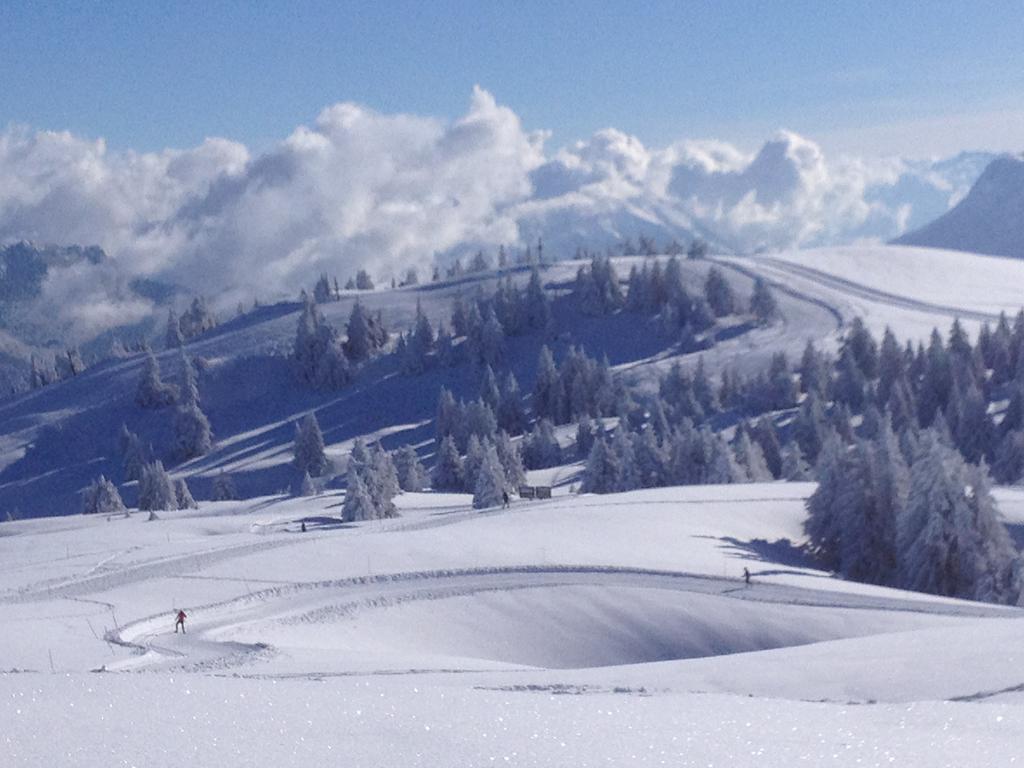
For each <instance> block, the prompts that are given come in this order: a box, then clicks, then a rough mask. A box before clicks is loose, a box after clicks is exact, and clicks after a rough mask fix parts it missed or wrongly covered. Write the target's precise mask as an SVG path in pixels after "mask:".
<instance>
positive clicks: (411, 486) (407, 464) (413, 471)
mask: <svg viewBox="0 0 1024 768" xmlns="http://www.w3.org/2000/svg"><path fill="white" fill-rule="evenodd" d="M394 462H395V471H396V472H397V474H398V485H399V487H401V489H402V490H403V491H409V492H412V493H419V492H420V491H422V490H423V489H424V488H425V487H426V486H427V483H428V479H427V472H426V470H425V469H423V465H422V464H421V463H420V459H419V456H418V455H417V454H416V449H415V448H413V447H412V446H411V445H403V446H402V447H401V448H399V449H398V450H397V451H396V452H395V455H394Z"/></svg>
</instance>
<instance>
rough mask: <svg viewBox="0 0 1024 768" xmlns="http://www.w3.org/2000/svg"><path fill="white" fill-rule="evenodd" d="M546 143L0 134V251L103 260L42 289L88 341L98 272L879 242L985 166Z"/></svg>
mask: <svg viewBox="0 0 1024 768" xmlns="http://www.w3.org/2000/svg"><path fill="white" fill-rule="evenodd" d="M545 141H546V134H545V133H543V132H539V131H529V130H527V129H525V128H524V127H523V126H522V124H521V122H520V120H519V118H518V117H517V116H516V114H515V113H514V112H513V111H512V110H510V109H509V108H507V107H504V106H501V105H499V104H498V103H497V102H496V101H495V99H494V98H493V96H491V94H489V93H488V92H487V91H485V90H482V89H480V88H476V89H475V90H474V92H473V94H472V96H471V98H470V103H469V107H468V109H467V112H466V114H465V115H464V116H462V117H461V118H459V119H457V120H454V121H452V122H445V121H440V120H437V119H434V118H431V117H422V116H416V115H404V114H395V115H385V114H380V113H377V112H374V111H372V110H370V109H367V108H366V107H363V106H360V105H357V104H352V103H341V104H335V105H333V106H330V107H328V108H326V109H324V110H323V112H321V113H320V115H319V116H318V117H317V119H316V121H315V122H314V123H313V124H312V125H309V126H300V127H298V128H296V129H295V131H294V132H293V133H292V134H291V135H290V136H288V137H287V138H285V139H284V140H283V141H281V142H280V143H278V144H277V145H275V146H273V147H272V148H271V149H269V150H268V151H266V152H264V153H261V154H253V153H252V152H251V151H250V150H249V149H248V148H246V147H245V146H244V145H242V144H239V143H237V142H233V141H229V140H226V139H219V138H215V139H208V140H207V141H205V142H204V143H203V144H201V145H200V146H198V147H194V148H192V149H185V150H172V149H168V150H164V151H162V152H156V153H137V152H130V151H129V152H115V151H111V150H109V149H108V148H107V147H106V145H105V143H104V142H103V141H102V140H93V139H85V138H82V137H79V136H74V135H72V134H69V133H66V132H50V131H38V132H35V131H31V130H29V129H26V128H21V127H12V128H9V129H8V130H7V131H5V132H4V133H2V134H0V243H4V242H10V241H13V240H19V239H28V240H34V241H38V242H45V243H60V244H70V243H80V244H99V245H101V246H102V247H103V248H104V250H105V251H106V252H107V253H108V254H109V256H110V264H109V265H107V266H106V267H104V269H106V270H108V272H106V273H102V274H101V273H100V272H99V271H97V272H96V273H95V274H92V275H90V274H84V273H76V274H74V275H66V276H65V277H66V278H69V280H65V281H64V282H62V284H61V285H60V286H57V285H51V286H48V288H47V290H46V291H44V295H47V296H52V297H53V300H54V301H60V302H62V303H63V304H64V305H65V306H66V305H67V304H69V303H74V301H75V297H73V296H69V295H68V294H69V291H71V290H72V289H71V288H70V287H69V286H74V285H78V286H81V290H80V291H79V293H80V301H81V302H82V303H83V304H87V305H104V302H107V304H108V305H107V306H82V307H77V308H76V309H75V312H76V313H78V315H77V316H76V317H78V320H79V321H80V322H82V323H84V324H87V326H88V327H89V328H90V329H93V330H95V329H97V328H101V327H103V326H104V325H109V324H110V323H112V322H114V320H115V319H116V316H117V313H116V312H111V311H110V306H109V304H110V302H113V301H114V298H116V296H114V297H113V298H112V292H111V291H110V290H104V289H102V288H101V287H102V286H106V285H111V284H117V280H113V281H112V280H111V275H110V273H109V270H115V271H116V272H117V274H118V275H120V276H121V278H122V279H127V278H131V277H149V278H155V279H160V280H164V281H168V282H171V283H174V284H176V285H180V286H182V287H183V288H185V289H187V290H190V291H195V292H203V293H206V294H211V295H214V296H216V295H230V296H231V297H232V299H234V298H240V297H246V296H249V297H251V296H253V295H260V296H263V297H270V296H274V295H281V294H294V292H295V291H296V290H297V289H298V288H299V287H300V286H303V285H308V284H309V283H310V282H311V281H312V280H313V279H314V278H315V275H316V274H317V273H319V272H320V271H325V272H328V273H330V274H338V275H340V276H342V278H344V277H345V276H347V275H350V274H352V273H354V272H355V271H356V270H357V269H359V268H366V269H368V270H370V271H371V273H373V274H376V275H378V276H382V277H386V276H389V275H391V274H396V273H400V272H401V271H403V270H404V269H405V268H407V267H409V266H419V267H420V268H421V269H423V268H426V267H428V265H429V264H431V263H432V262H433V260H434V259H435V257H436V255H438V254H442V255H445V254H447V255H451V254H454V253H458V252H460V251H461V250H469V249H476V248H478V247H481V248H495V247H497V245H498V244H500V243H504V244H506V245H510V246H513V247H514V246H516V245H518V244H524V243H525V242H528V241H532V240H533V239H534V238H536V237H538V236H541V237H544V239H545V242H546V245H547V248H546V251H547V252H548V253H552V254H558V255H569V254H570V253H571V249H573V248H574V247H575V245H578V244H579V245H588V246H598V247H600V246H602V245H604V244H609V243H612V242H615V241H618V240H620V239H621V238H624V237H631V238H634V239H635V238H636V237H637V236H638V235H640V234H647V235H650V236H654V237H656V238H658V239H659V240H666V239H669V238H678V239H679V240H680V241H682V242H685V241H686V240H688V239H689V238H690V237H692V236H694V235H699V236H702V237H704V238H706V239H708V240H710V241H712V242H713V243H715V244H717V245H718V246H719V247H722V248H726V249H729V250H733V251H740V252H749V251H754V250H760V249H779V248H788V247H797V246H809V245H820V244H828V243H847V242H852V241H856V240H859V239H887V238H891V237H894V236H896V235H899V234H901V233H902V232H904V231H905V230H906V229H908V228H910V227H913V226H918V225H920V224H922V223H924V222H925V221H927V220H929V219H930V218H932V217H934V216H937V215H939V214H941V213H943V212H944V211H946V210H947V209H948V208H949V207H950V205H951V204H953V203H955V202H956V201H957V200H959V199H960V198H961V197H962V196H963V195H964V194H965V192H966V190H967V188H968V187H969V186H970V184H971V183H972V182H973V181H974V179H975V178H977V176H978V174H980V172H981V170H982V168H983V167H984V165H985V163H986V162H987V160H988V157H987V156H984V155H964V156H959V157H957V158H954V159H951V160H948V161H943V162H931V161H918V162H912V161H907V160H902V159H884V160H880V159H858V158H849V157H842V158H834V159H828V158H826V157H825V156H824V154H823V152H822V151H821V149H820V148H819V147H818V146H817V145H816V144H815V143H813V142H812V141H810V140H808V139H806V138H803V137H801V136H798V135H797V134H794V133H789V132H780V133H779V134H778V135H776V136H775V137H773V138H771V139H770V140H769V141H768V142H766V143H765V144H764V146H763V147H762V148H761V149H760V150H759V151H758V152H756V153H754V154H747V153H744V152H742V151H740V150H738V149H737V148H735V147H733V146H731V145H729V144H726V143H723V142H716V141H684V142H680V143H678V144H674V145H672V146H669V147H665V148H660V149H651V148H648V147H645V146H644V145H643V144H642V142H641V141H640V140H639V139H637V138H636V137H633V136H629V135H627V134H624V133H622V132H620V131H617V130H614V129H607V130H603V131H599V132H598V133H596V134H594V135H593V136H592V137H590V138H589V139H587V140H585V141H580V142H577V143H575V144H573V145H571V146H568V147H564V148H561V149H557V150H554V151H549V150H548V149H547V148H546V147H545ZM70 278H73V280H70ZM114 293H116V291H115V292H114ZM125 301H126V302H127V303H128V304H129V305H130V306H128V307H126V308H124V311H126V312H129V313H130V314H133V315H134V316H137V315H139V314H140V313H142V312H144V311H145V307H144V306H140V305H139V304H138V302H135V300H134V299H131V300H127V299H126V300H125ZM133 302H134V303H133ZM66 311H68V310H66Z"/></svg>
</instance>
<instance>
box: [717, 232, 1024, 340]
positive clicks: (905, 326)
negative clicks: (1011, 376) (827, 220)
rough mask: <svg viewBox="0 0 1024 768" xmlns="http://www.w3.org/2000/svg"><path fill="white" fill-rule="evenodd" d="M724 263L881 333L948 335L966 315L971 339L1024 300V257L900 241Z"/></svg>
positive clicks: (904, 336)
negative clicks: (933, 332) (1023, 289)
mask: <svg viewBox="0 0 1024 768" xmlns="http://www.w3.org/2000/svg"><path fill="white" fill-rule="evenodd" d="M722 261H723V262H724V263H726V264H732V265H734V266H735V267H738V268H740V269H742V270H744V271H748V272H752V273H755V274H760V275H763V276H764V277H766V278H768V279H769V280H772V281H776V282H778V283H780V284H782V285H784V286H785V287H786V288H788V289H789V290H791V291H793V292H794V293H797V294H799V295H802V296H805V297H807V298H809V299H814V300H818V301H821V302H823V303H825V304H827V305H828V306H829V307H832V308H833V309H834V310H835V311H836V312H838V313H839V314H840V315H841V316H842V317H843V319H844V321H845V322H849V320H851V319H852V318H853V317H860V318H862V319H863V320H864V322H865V324H866V325H867V326H868V327H869V328H870V329H871V330H872V332H874V333H876V334H877V335H879V336H880V335H881V333H882V332H883V331H884V329H885V327H886V326H890V327H891V328H892V329H893V331H894V332H895V333H896V335H897V337H898V338H900V339H901V340H902V339H907V338H910V339H914V340H915V341H916V340H918V339H921V340H923V341H927V337H928V334H929V333H931V329H932V328H933V327H938V328H939V331H940V332H941V333H943V335H945V334H946V332H947V331H948V329H949V325H950V323H952V322H953V319H954V318H957V317H959V318H960V319H961V321H962V322H963V323H964V327H965V328H966V329H967V330H968V331H969V332H970V333H971V335H972V336H974V334H975V333H976V331H977V329H978V327H979V326H980V324H981V323H982V322H984V321H986V320H987V321H989V322H992V323H993V324H994V322H995V320H997V319H998V316H999V313H1000V312H1006V314H1007V316H1008V317H1009V319H1010V320H1012V319H1013V317H1014V315H1016V314H1017V312H1019V311H1020V309H1021V307H1022V305H1024V297H1022V295H1021V292H1020V286H1021V285H1024V261H1021V260H1020V259H1008V258H1001V257H998V256H982V255H979V254H976V253H965V252H963V251H947V250H941V249H937V248H917V247H909V246H897V245H857V246H844V247H832V248H814V249H807V250H794V251H785V252H782V253H772V254H765V255H759V256H749V257H724V258H723V259H722Z"/></svg>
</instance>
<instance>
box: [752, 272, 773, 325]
mask: <svg viewBox="0 0 1024 768" xmlns="http://www.w3.org/2000/svg"><path fill="white" fill-rule="evenodd" d="M750 314H752V315H753V316H754V318H755V319H756V320H757V322H758V323H759V324H761V325H768V324H769V323H771V322H772V321H773V320H775V318H776V317H778V315H779V305H778V304H777V303H776V301H775V295H774V294H773V293H772V289H771V288H769V287H768V283H767V282H765V280H764V278H762V277H759V278H757V279H756V280H754V293H753V295H752V296H751V297H750Z"/></svg>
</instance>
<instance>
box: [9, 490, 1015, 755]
mask: <svg viewBox="0 0 1024 768" xmlns="http://www.w3.org/2000/svg"><path fill="white" fill-rule="evenodd" d="M812 488H813V486H811V485H807V484H785V483H772V484H761V485H756V484H754V485H740V486H722V487H691V488H671V489H658V490H651V491H638V492H633V493H628V494H620V495H609V496H578V497H577V496H571V495H556V497H555V498H554V499H552V500H550V501H537V502H518V503H516V504H514V505H513V506H512V508H511V509H510V510H507V511H501V510H493V511H489V512H484V513H479V512H475V511H473V510H471V509H470V507H469V499H468V497H465V496H459V495H440V494H437V495H435V494H406V495H404V496H401V497H400V498H399V500H398V501H399V503H400V506H401V508H402V513H403V514H402V517H400V518H397V519H394V520H387V521H375V522H372V523H365V524H355V525H342V524H340V523H339V522H338V519H337V518H338V512H339V507H338V505H339V502H340V498H339V497H338V496H336V495H332V494H327V495H324V496H319V497H314V498H310V499H283V498H272V497H268V498H263V499H256V500H249V501H246V502H224V503H220V504H212V503H210V504H204V505H203V506H202V508H201V509H200V510H198V511H195V512H189V513H185V512H178V513H165V514H162V515H161V516H160V519H158V520H152V521H150V520H146V519H145V517H144V516H143V515H140V514H136V515H132V516H131V517H128V518H118V519H112V520H107V519H104V518H98V517H93V518H83V517H74V516H73V517H65V518H52V519H45V520H36V521H25V522H17V523H6V524H2V525H0V579H2V580H0V590H2V591H0V604H2V611H3V617H4V618H3V621H4V626H3V630H2V631H0V667H2V668H3V669H4V670H5V673H4V674H2V675H0V722H2V723H3V724H4V728H3V737H2V739H0V749H2V750H3V752H4V754H5V758H4V760H3V761H2V764H3V765H5V766H6V765H14V766H51V765H75V766H89V767H90V768H91V767H92V766H114V765H139V766H164V765H167V766H170V765H180V764H192V765H216V764H220V765H225V766H234V765H256V766H264V765H266V766H308V765H319V764H329V765H330V764H338V765H409V766H416V765H423V766H439V765H443V766H449V765H451V766H454V765H468V766H477V765H489V764H508V765H550V766H563V765H729V766H737V765H739V766H742V765H751V766H754V765H756V766H764V765H779V766H790V765H797V764H808V765H823V764H829V765H831V764H836V765H883V764H885V765H890V764H896V765H901V764H902V765H929V766H931V765H958V766H964V765H978V766H988V765H1004V764H1012V763H1013V761H1014V760H1015V759H1017V755H1018V754H1019V734H1020V732H1021V730H1020V729H1021V726H1022V725H1024V710H1022V709H1021V704H1024V698H1022V697H1021V693H1020V691H1022V690H1024V678H1022V676H1021V675H1020V674H1019V673H1017V672H1016V671H1015V670H1016V669H1017V668H1018V667H1019V666H1020V663H1021V661H1022V656H1021V653H1020V652H1018V650H1017V648H1018V647H1019V637H1020V634H1021V632H1022V630H1024V621H1022V618H1024V613H1022V612H1021V611H1018V610H1014V609H1008V608H1000V607H995V606H987V605H981V604H975V603H967V602H962V601H954V600H945V599H939V598H934V597H927V596H922V595H918V594H914V593H907V592H901V591H897V590H890V589H879V588H874V587H870V586H865V585H860V584H854V583H850V582H844V581H840V580H837V579H833V578H831V577H829V576H828V575H827V574H824V573H822V572H820V571H817V570H815V569H814V568H813V566H812V564H810V563H808V562H806V560H805V559H804V557H803V555H802V553H801V551H800V550H799V549H798V546H799V544H800V543H801V541H802V528H801V526H802V521H803V518H804V511H803V499H804V498H805V497H806V495H807V494H808V493H809V492H810V491H811V490H812ZM1000 502H1001V504H1002V506H1003V508H1004V510H1005V511H1006V514H1007V517H1008V522H1009V523H1010V524H1011V525H1019V524H1020V522H1021V519H1022V515H1021V512H1022V509H1024V504H1022V503H1021V502H1022V498H1021V494H1020V493H1019V492H1017V491H1002V492H1000ZM303 521H304V522H305V523H306V527H307V531H306V532H305V533H303V532H301V531H300V527H301V524H302V522H303ZM744 567H747V568H749V569H750V571H751V572H752V573H753V583H752V585H750V586H749V587H748V586H745V585H744V583H743V581H742V578H741V576H742V571H743V568H744ZM177 608H184V609H185V611H186V612H187V613H188V614H189V620H188V634H186V635H180V634H178V635H176V634H174V632H173V626H172V623H173V615H174V612H175V609H177Z"/></svg>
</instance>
